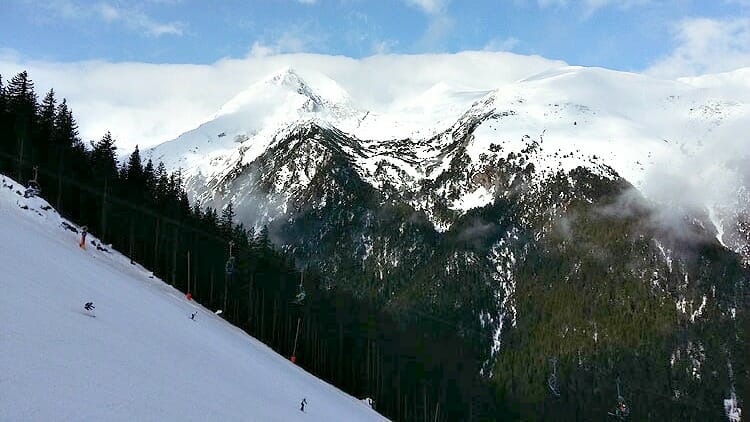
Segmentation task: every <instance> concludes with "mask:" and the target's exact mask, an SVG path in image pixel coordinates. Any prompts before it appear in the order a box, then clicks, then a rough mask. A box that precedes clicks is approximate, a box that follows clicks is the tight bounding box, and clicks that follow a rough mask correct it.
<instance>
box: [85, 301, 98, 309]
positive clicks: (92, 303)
mask: <svg viewBox="0 0 750 422" xmlns="http://www.w3.org/2000/svg"><path fill="white" fill-rule="evenodd" d="M83 309H85V310H87V311H93V310H94V309H96V307H95V306H94V302H86V304H85V305H83Z"/></svg>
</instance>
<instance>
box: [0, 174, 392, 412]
mask: <svg viewBox="0 0 750 422" xmlns="http://www.w3.org/2000/svg"><path fill="white" fill-rule="evenodd" d="M0 180H1V181H2V184H1V185H0V239H2V241H0V291H1V292H2V294H0V420H1V421H53V420H55V421H84V420H85V421H207V420H221V421H370V420H372V421H380V420H385V418H383V417H382V416H381V415H379V414H378V413H376V412H375V411H373V410H372V409H370V408H369V407H368V405H367V404H365V403H363V402H362V401H360V400H358V399H356V398H354V397H351V396H349V395H348V394H346V393H344V392H342V391H340V390H338V389H336V388H335V387H333V386H331V385H330V384H327V383H326V382H324V381H321V380H319V379H317V378H315V377H314V376H312V375H310V374H308V373H307V372H305V371H304V370H303V369H301V368H299V367H297V366H295V365H294V364H292V363H291V362H289V361H288V360H287V359H285V358H284V357H282V356H279V355H278V354H276V353H275V352H274V351H272V350H271V349H270V348H268V347H267V346H265V345H264V344H262V343H261V342H259V341H257V340H255V339H254V338H252V337H250V336H249V335H247V334H245V333H244V332H242V331H241V330H239V329H238V328H235V327H233V326H232V325H230V324H229V323H227V322H226V321H224V320H223V319H222V318H220V317H219V316H217V315H214V314H213V313H212V312H211V311H210V310H208V309H205V308H203V307H201V306H200V305H198V304H197V303H194V302H188V301H187V300H186V299H185V297H184V295H183V294H182V293H181V292H179V291H177V290H175V289H173V288H172V287H170V286H168V285H167V284H165V283H164V282H162V281H161V280H159V279H156V278H152V277H151V273H150V272H149V271H147V270H146V269H144V268H143V267H140V266H138V265H132V264H130V260H129V259H128V258H126V257H125V256H123V255H121V254H119V253H117V252H116V251H112V250H111V249H110V248H107V249H108V250H109V252H103V251H101V250H97V248H96V247H92V245H91V244H90V243H89V245H88V248H87V249H86V250H85V251H84V250H82V249H80V248H79V247H78V235H77V234H75V233H73V232H72V231H70V230H67V229H65V228H64V227H63V226H62V223H63V222H65V220H64V219H62V218H61V217H60V216H59V215H58V214H57V213H56V212H55V210H54V209H51V208H50V207H49V205H48V204H47V203H46V202H45V201H43V200H41V199H39V198H30V199H25V198H24V197H23V195H22V194H19V192H23V189H24V188H23V187H22V186H21V185H19V184H18V183H16V182H15V181H12V180H11V179H9V178H7V177H4V176H2V175H0ZM24 208H26V209H24ZM71 225H72V224H71ZM88 239H89V240H91V241H93V242H95V243H98V239H96V238H94V237H91V236H89V238H88ZM89 301H91V302H94V305H95V306H96V309H95V311H94V312H95V314H96V317H91V316H89V315H87V313H86V312H85V311H84V309H83V305H84V303H85V302H89ZM195 311H197V316H196V318H195V319H196V320H195V321H192V320H191V319H190V314H191V313H192V312H195ZM303 398H306V399H307V406H306V408H305V413H302V412H300V401H301V400H302V399H303Z"/></svg>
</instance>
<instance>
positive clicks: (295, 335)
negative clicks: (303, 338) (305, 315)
mask: <svg viewBox="0 0 750 422" xmlns="http://www.w3.org/2000/svg"><path fill="white" fill-rule="evenodd" d="M300 322H302V317H298V318H297V333H296V334H294V349H293V350H292V356H297V337H298V336H299V323H300Z"/></svg>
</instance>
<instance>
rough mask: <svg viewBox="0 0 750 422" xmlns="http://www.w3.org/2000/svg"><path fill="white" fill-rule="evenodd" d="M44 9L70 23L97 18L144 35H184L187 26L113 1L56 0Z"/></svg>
mask: <svg viewBox="0 0 750 422" xmlns="http://www.w3.org/2000/svg"><path fill="white" fill-rule="evenodd" d="M179 1H180V0H149V2H152V3H165V4H176V3H178V2H179ZM42 9H43V10H45V9H46V10H47V11H49V12H51V13H53V14H54V15H55V16H57V17H60V18H64V19H69V20H91V19H96V20H100V21H103V22H105V23H109V24H117V23H119V24H123V25H124V26H125V27H126V28H128V29H130V30H133V31H135V32H139V33H141V34H143V35H147V36H153V37H159V36H162V35H182V33H183V27H184V24H182V23H180V22H158V21H156V20H155V19H153V18H151V17H150V16H148V15H147V14H146V13H144V12H142V11H141V10H140V9H139V8H137V7H133V6H131V7H121V6H118V5H115V4H113V3H111V2H106V1H101V2H98V3H94V2H93V1H92V2H77V1H73V0H57V1H50V2H48V3H46V4H45V5H44V6H43V8H42Z"/></svg>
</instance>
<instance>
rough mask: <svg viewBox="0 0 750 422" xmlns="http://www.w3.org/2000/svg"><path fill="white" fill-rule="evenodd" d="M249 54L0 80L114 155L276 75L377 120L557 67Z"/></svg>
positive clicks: (482, 56)
mask: <svg viewBox="0 0 750 422" xmlns="http://www.w3.org/2000/svg"><path fill="white" fill-rule="evenodd" d="M275 49H277V47H276V46H267V45H263V44H256V45H255V50H256V53H260V52H264V53H265V54H256V55H253V56H249V57H247V58H244V59H225V60H220V61H218V62H216V63H214V64H210V65H171V64H146V63H109V62H101V61H88V62H78V63H57V62H40V61H31V60H24V59H19V58H18V57H17V56H15V55H13V54H7V55H3V54H0V74H2V75H3V78H6V77H10V76H12V75H14V74H16V73H18V72H20V71H22V70H28V72H29V76H30V77H31V78H32V79H33V80H34V82H35V84H36V88H37V90H38V91H39V92H45V91H46V90H48V89H49V88H55V92H57V93H58V95H59V96H60V97H66V98H67V99H68V102H69V104H70V105H71V107H72V109H73V112H74V115H75V117H76V118H77V119H78V122H79V126H80V131H81V135H82V137H83V138H84V139H85V140H90V139H98V138H100V137H101V136H102V134H104V132H106V131H107V130H111V131H112V133H113V135H114V136H115V137H116V138H117V141H118V146H119V147H120V148H122V149H124V150H128V149H131V148H133V147H134V146H135V144H139V145H140V146H141V147H146V146H150V145H154V144H156V143H159V142H163V141H166V140H169V139H172V138H175V137H176V136H177V135H179V134H181V133H182V132H185V131H187V130H190V129H192V128H194V127H196V126H197V125H198V124H200V123H202V122H203V121H205V119H207V118H208V117H209V116H210V115H211V114H213V113H215V112H216V111H217V110H218V109H219V107H221V105H222V104H223V103H224V102H226V101H227V100H228V99H230V98H231V97H233V96H234V95H236V94H237V93H238V92H239V91H241V90H243V89H245V88H247V87H248V86H249V85H250V84H252V83H254V82H256V81H258V80H260V79H261V78H263V77H265V76H267V75H268V74H270V73H272V72H275V71H277V70H278V69H279V68H281V67H284V66H292V67H294V68H295V69H297V70H298V71H300V73H302V75H303V76H304V74H305V72H317V73H322V74H324V75H327V76H329V77H331V78H332V79H334V80H336V81H337V82H339V83H340V84H341V86H342V87H343V88H344V89H346V90H347V91H348V92H349V93H350V95H351V96H352V98H353V99H354V100H355V101H356V102H357V103H358V104H359V105H360V106H362V107H364V108H367V109H372V110H375V111H377V110H384V109H386V108H387V107H389V105H390V104H393V103H395V102H397V101H402V100H404V99H406V98H412V97H414V96H416V95H418V94H419V93H421V92H423V91H425V90H426V89H428V88H430V87H431V86H433V85H434V84H436V83H438V82H441V81H443V82H446V83H448V84H451V85H454V86H465V87H467V88H472V89H493V88H497V87H500V86H503V85H505V84H507V83H511V82H514V81H516V80H518V79H521V78H524V77H527V76H529V75H531V74H535V73H538V72H542V71H544V70H548V69H551V68H556V67H559V66H562V65H564V63H563V62H560V61H553V60H547V59H544V58H541V57H538V56H520V55H516V54H512V53H502V52H463V53H457V54H422V55H393V54H388V55H376V56H371V57H367V58H363V59H352V58H348V57H343V56H328V55H319V54H282V55H275V54H272V52H273V51H274V50H275Z"/></svg>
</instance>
